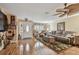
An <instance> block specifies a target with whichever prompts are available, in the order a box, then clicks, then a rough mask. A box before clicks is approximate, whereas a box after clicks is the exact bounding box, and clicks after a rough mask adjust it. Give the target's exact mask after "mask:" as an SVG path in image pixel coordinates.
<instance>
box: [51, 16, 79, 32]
mask: <svg viewBox="0 0 79 59" xmlns="http://www.w3.org/2000/svg"><path fill="white" fill-rule="evenodd" d="M59 22H65V30H66V31H75V32H79V15H77V16H73V17H69V18H65V19H60V20H56V21H54V22H53V24H52V25H53V26H52V30H57V23H59Z"/></svg>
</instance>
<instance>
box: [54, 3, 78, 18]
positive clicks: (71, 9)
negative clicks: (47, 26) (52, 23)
mask: <svg viewBox="0 0 79 59" xmlns="http://www.w3.org/2000/svg"><path fill="white" fill-rule="evenodd" d="M64 6H65V7H64V8H60V9H56V12H57V14H54V15H59V17H63V16H65V15H67V16H69V15H72V14H74V13H76V12H78V11H79V3H76V4H71V5H68V4H67V3H64Z"/></svg>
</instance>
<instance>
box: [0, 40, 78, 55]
mask: <svg viewBox="0 0 79 59" xmlns="http://www.w3.org/2000/svg"><path fill="white" fill-rule="evenodd" d="M0 55H79V48H78V47H71V48H69V49H67V50H64V51H62V52H60V53H59V54H57V53H56V52H55V51H54V50H51V49H49V48H48V47H46V46H45V45H44V44H42V43H41V42H39V41H33V40H32V39H26V40H19V41H18V45H17V44H15V43H14V44H9V45H8V46H7V47H6V48H5V49H3V50H1V51H0Z"/></svg>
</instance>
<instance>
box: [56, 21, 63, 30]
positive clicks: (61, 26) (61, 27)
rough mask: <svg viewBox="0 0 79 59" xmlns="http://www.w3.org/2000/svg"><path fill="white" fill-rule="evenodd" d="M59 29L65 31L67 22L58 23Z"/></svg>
mask: <svg viewBox="0 0 79 59" xmlns="http://www.w3.org/2000/svg"><path fill="white" fill-rule="evenodd" d="M57 30H58V31H64V30H65V22H60V23H57Z"/></svg>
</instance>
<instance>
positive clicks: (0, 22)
mask: <svg viewBox="0 0 79 59" xmlns="http://www.w3.org/2000/svg"><path fill="white" fill-rule="evenodd" d="M7 28H8V21H7V16H6V15H5V14H4V13H3V12H2V11H1V10H0V32H4V31H6V30H7Z"/></svg>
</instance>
